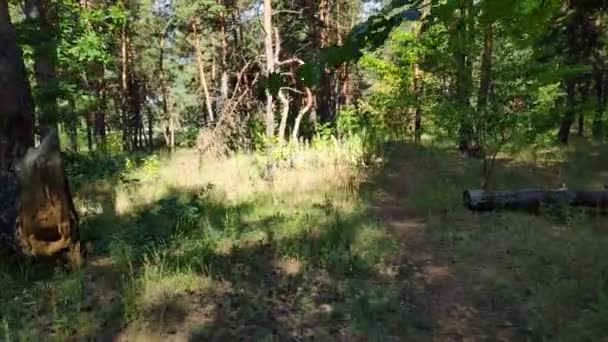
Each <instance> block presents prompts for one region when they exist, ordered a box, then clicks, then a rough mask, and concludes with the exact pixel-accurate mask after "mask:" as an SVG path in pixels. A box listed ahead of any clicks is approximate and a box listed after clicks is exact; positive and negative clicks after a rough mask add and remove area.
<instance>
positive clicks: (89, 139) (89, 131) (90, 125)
mask: <svg viewBox="0 0 608 342" xmlns="http://www.w3.org/2000/svg"><path fill="white" fill-rule="evenodd" d="M85 123H86V125H87V147H88V148H89V152H93V148H94V147H93V118H92V115H91V114H90V113H87V115H86V117H85Z"/></svg>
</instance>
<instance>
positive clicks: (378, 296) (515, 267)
mask: <svg viewBox="0 0 608 342" xmlns="http://www.w3.org/2000/svg"><path fill="white" fill-rule="evenodd" d="M598 149H599V150H598ZM382 150H383V151H385V155H383V156H382V158H381V159H382V160H383V161H384V162H383V163H380V164H378V165H376V166H374V167H372V168H371V169H370V168H369V165H371V164H370V162H369V160H367V161H366V162H365V163H363V158H364V155H363V149H362V148H361V147H360V145H357V142H355V143H352V142H351V145H340V144H337V145H336V144H333V143H328V144H325V145H321V146H315V147H312V148H304V149H294V150H292V149H288V150H286V151H282V152H281V153H279V154H278V156H276V155H270V154H266V155H260V154H257V155H247V154H241V155H237V156H234V157H232V158H230V159H227V160H223V161H214V162H208V163H205V164H204V165H203V167H202V168H201V169H198V165H196V162H194V161H195V160H196V156H194V155H193V152H191V151H179V152H178V153H177V154H176V155H174V156H171V157H168V156H142V157H141V158H140V159H139V161H137V162H136V163H134V164H129V166H128V167H126V166H124V167H122V166H121V167H117V168H116V165H115V164H116V163H114V162H105V163H102V164H100V165H113V166H112V170H110V171H108V172H105V171H103V170H97V171H96V172H97V173H95V174H93V177H91V178H86V176H85V175H79V176H78V177H77V178H78V182H79V183H78V187H77V189H76V194H77V196H76V200H77V201H76V202H77V206H78V207H79V211H80V212H81V213H82V214H83V218H82V235H83V238H84V239H85V240H87V241H92V242H93V244H94V250H93V252H92V255H91V256H90V258H89V263H88V265H87V266H86V267H85V268H84V269H82V270H80V271H78V272H71V273H68V272H66V271H65V270H64V269H63V268H60V267H57V268H55V267H53V266H51V267H49V266H48V265H36V264H27V263H22V264H19V265H17V266H10V265H8V264H3V269H2V272H1V273H0V277H1V278H0V284H1V285H2V287H3V291H2V292H1V293H0V300H2V303H3V305H2V307H1V308H0V314H1V317H2V324H1V325H0V326H1V327H2V333H1V336H3V338H4V339H5V340H11V341H36V340H40V339H44V340H56V341H65V340H86V339H91V338H98V339H104V338H105V339H108V338H109V339H111V338H117V339H119V338H123V339H124V338H128V339H129V340H135V341H154V340H164V339H166V338H168V337H172V338H174V339H175V340H189V339H192V340H209V341H214V340H215V341H219V340H235V339H237V338H238V337H243V336H247V337H248V338H250V339H251V340H272V339H274V340H288V339H289V338H292V337H294V336H297V337H298V338H302V339H305V338H312V337H313V336H314V338H316V339H317V340H331V339H332V338H337V337H341V338H347V339H349V340H353V341H357V340H361V341H372V340H375V341H386V340H404V339H405V340H407V338H411V339H414V340H429V339H430V337H431V336H432V335H433V334H434V330H433V329H434V328H422V330H420V328H419V327H418V328H417V326H420V325H423V326H426V325H428V326H431V327H434V326H435V324H438V323H431V324H427V323H424V322H423V323H422V324H420V323H419V322H420V321H421V318H420V312H421V311H420V307H419V306H416V305H417V304H416V303H415V302H416V300H415V298H416V297H417V296H428V294H424V293H422V294H421V293H420V292H416V291H417V290H415V289H413V288H412V280H411V279H410V278H409V276H408V275H407V272H405V273H404V272H403V271H401V268H402V267H403V265H402V258H403V256H408V255H409V254H408V253H415V252H416V250H415V249H416V245H415V244H414V245H410V244H408V241H407V240H403V239H404V238H403V237H399V235H398V234H394V230H393V229H392V228H390V227H389V225H388V223H387V222H383V220H382V219H381V217H380V218H379V217H378V216H377V215H375V214H377V211H376V212H375V211H374V209H373V208H374V207H375V206H378V204H379V203H384V202H382V201H380V199H385V198H392V199H393V201H394V202H396V203H398V204H399V205H400V206H401V207H400V208H398V210H399V211H401V212H402V213H403V214H404V215H405V216H406V217H409V218H410V219H412V220H416V222H419V223H421V227H420V228H419V229H420V232H422V233H423V234H426V236H428V237H429V239H430V241H431V243H436V244H437V246H441V249H439V248H437V253H438V255H437V256H436V257H437V258H438V259H440V260H443V259H445V260H450V263H449V264H450V266H449V267H450V272H451V273H452V274H453V275H454V276H455V277H456V278H457V279H458V282H459V283H460V284H461V285H462V286H463V287H464V288H466V289H468V290H470V291H473V289H474V291H473V292H472V294H471V297H472V301H473V303H474V305H475V307H476V308H477V309H478V310H479V311H481V312H491V313H500V314H501V315H502V316H501V317H502V318H501V319H502V320H506V321H509V322H511V324H512V325H513V326H514V327H515V328H514V329H515V330H516V336H518V338H521V339H522V340H526V339H527V340H531V341H543V340H557V341H573V340H576V341H598V340H601V338H604V337H605V336H606V331H607V330H606V329H608V315H607V313H608V300H607V299H606V298H607V296H608V287H607V284H606V282H605V277H606V276H608V256H607V255H606V248H605V246H606V244H607V243H608V238H607V237H606V235H605V229H604V228H605V227H606V226H605V224H606V221H605V220H604V219H602V218H598V217H595V216H593V215H589V214H588V213H583V212H580V211H575V210H562V211H559V212H555V211H552V212H547V213H543V214H542V215H528V214H525V213H492V214H475V213H470V212H467V211H466V210H464V209H463V208H462V205H461V203H460V195H461V192H462V190H464V189H466V188H471V187H476V186H478V185H479V178H478V173H477V172H478V170H479V165H478V162H477V161H471V160H464V159H462V158H460V157H459V156H457V155H456V154H455V153H453V152H451V151H450V150H448V149H445V148H443V147H437V146H435V147H431V146H427V147H420V146H413V145H404V144H391V145H387V146H383V148H382ZM530 155H531V153H529V152H525V153H521V155H516V156H509V158H506V156H505V158H504V159H503V161H502V162H501V166H500V168H499V170H497V174H496V180H495V181H496V184H497V185H498V186H499V187H501V188H509V187H519V186H530V185H542V186H560V185H561V184H562V183H566V184H573V185H580V186H585V187H589V188H591V187H597V184H598V182H600V180H601V177H603V174H602V167H603V166H602V165H608V164H606V162H607V161H608V160H604V159H602V158H603V157H604V156H607V155H606V154H605V153H603V152H602V150H601V148H599V147H597V146H592V145H586V146H579V147H577V148H571V149H568V150H557V149H545V150H539V151H537V152H535V154H534V155H536V157H535V158H532V157H530ZM539 156H540V157H539ZM600 157H602V158H600ZM121 158H122V157H121ZM371 159H372V160H375V159H376V158H371ZM121 160H122V159H121ZM379 160H380V159H378V161H379ZM91 163H92V162H91ZM125 163H126V162H125ZM269 163H274V164H273V165H275V166H276V168H275V169H274V171H273V173H272V174H271V175H270V176H269V175H268V174H267V168H266V167H267V165H269ZM93 164H95V163H92V164H91V165H93ZM123 164H124V163H123ZM127 164H128V163H127ZM80 165H81V167H84V166H82V165H85V164H80ZM86 165H88V164H86ZM121 165H122V164H121ZM364 165H366V166H367V167H368V168H365V167H364ZM573 165H584V166H585V167H584V169H578V168H575V167H573ZM91 167H92V166H91ZM79 172H83V173H85V174H86V168H84V169H82V170H81V171H79ZM98 175H101V176H98ZM121 179H122V181H121ZM125 179H126V180H127V181H126V182H125V181H124V180H125ZM381 205H385V204H381ZM389 216H390V215H389ZM386 219H387V221H390V220H389V219H388V217H386ZM436 318H437V317H431V318H430V320H433V319H436ZM480 320H482V319H481V318H480Z"/></svg>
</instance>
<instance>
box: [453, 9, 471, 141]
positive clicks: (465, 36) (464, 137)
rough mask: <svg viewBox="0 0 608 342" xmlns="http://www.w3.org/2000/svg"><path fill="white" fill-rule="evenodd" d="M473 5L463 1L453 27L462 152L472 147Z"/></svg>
mask: <svg viewBox="0 0 608 342" xmlns="http://www.w3.org/2000/svg"><path fill="white" fill-rule="evenodd" d="M472 7H473V2H472V0H466V1H464V2H463V3H462V7H461V9H460V11H461V13H460V16H459V17H458V18H456V19H455V25H454V27H453V28H452V36H451V38H452V40H453V41H452V43H451V44H452V48H453V49H454V59H455V64H456V77H455V82H456V84H455V88H456V89H455V92H456V103H457V104H458V107H459V110H460V111H462V113H463V117H462V120H461V123H460V127H459V140H460V142H459V149H460V151H461V152H466V151H468V150H469V148H470V144H471V135H472V133H473V132H472V131H473V129H472V127H471V122H470V121H471V120H470V118H469V117H468V115H469V112H470V110H471V108H470V107H471V105H470V103H469V98H470V95H471V93H470V92H471V86H472V63H471V58H470V56H469V55H468V53H469V47H470V42H471V41H473V36H472V35H473V31H474V27H473V25H474V20H473V18H471V17H472V13H471V9H472Z"/></svg>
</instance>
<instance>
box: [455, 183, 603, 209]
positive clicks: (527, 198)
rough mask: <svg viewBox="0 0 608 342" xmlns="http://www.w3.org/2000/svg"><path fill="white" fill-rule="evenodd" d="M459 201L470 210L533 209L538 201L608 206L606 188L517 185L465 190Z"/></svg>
mask: <svg viewBox="0 0 608 342" xmlns="http://www.w3.org/2000/svg"><path fill="white" fill-rule="evenodd" d="M462 199H463V204H464V205H465V207H467V208H468V209H469V210H473V211H492V210H499V209H506V210H523V211H536V210H538V209H539V208H540V207H541V206H542V205H568V206H573V207H587V208H595V209H600V210H602V211H605V210H606V209H608V191H584V190H570V189H565V188H563V189H555V190H544V189H520V190H510V191H509V190H506V191H484V190H466V191H465V192H464V193H463V195H462Z"/></svg>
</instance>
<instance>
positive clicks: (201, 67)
mask: <svg viewBox="0 0 608 342" xmlns="http://www.w3.org/2000/svg"><path fill="white" fill-rule="evenodd" d="M191 26H192V34H193V37H192V40H193V44H194V53H195V55H196V67H197V69H198V78H199V81H200V83H201V87H202V88H203V94H204V96H205V105H206V106H207V116H208V117H207V119H208V120H209V124H212V123H213V121H214V120H215V118H214V115H213V103H212V101H211V94H210V92H209V85H208V83H207V76H206V75H205V64H204V63H203V51H202V49H201V43H200V37H199V33H198V25H197V24H196V22H192V25H191Z"/></svg>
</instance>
